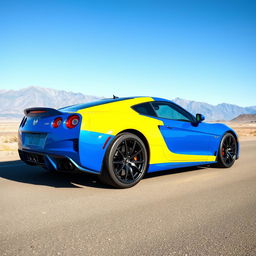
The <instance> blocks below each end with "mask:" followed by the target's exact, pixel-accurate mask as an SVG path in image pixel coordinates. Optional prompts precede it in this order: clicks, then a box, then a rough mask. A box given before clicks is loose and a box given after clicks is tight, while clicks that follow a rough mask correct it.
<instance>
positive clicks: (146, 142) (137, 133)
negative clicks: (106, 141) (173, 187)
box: [117, 129, 150, 163]
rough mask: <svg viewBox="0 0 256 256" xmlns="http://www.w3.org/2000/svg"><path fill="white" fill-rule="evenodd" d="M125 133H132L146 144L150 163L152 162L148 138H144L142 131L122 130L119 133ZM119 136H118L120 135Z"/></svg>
mask: <svg viewBox="0 0 256 256" xmlns="http://www.w3.org/2000/svg"><path fill="white" fill-rule="evenodd" d="M124 132H129V133H132V134H134V135H137V136H138V137H139V138H140V139H141V140H142V141H143V142H144V144H145V147H146V150H147V154H148V163H149V162H150V148H149V143H148V140H147V138H146V137H145V136H144V134H143V133H141V132H140V131H138V130H135V129H126V130H122V131H121V132H119V133H118V134H120V133H124ZM118 134H117V135H118Z"/></svg>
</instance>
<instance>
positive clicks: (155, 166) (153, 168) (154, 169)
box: [148, 162, 216, 173]
mask: <svg viewBox="0 0 256 256" xmlns="http://www.w3.org/2000/svg"><path fill="white" fill-rule="evenodd" d="M213 163H216V162H189V163H184V162H179V163H161V164H150V165H149V167H148V173H151V172H158V171H164V170H170V169H176V168H185V167H189V166H198V165H207V164H213Z"/></svg>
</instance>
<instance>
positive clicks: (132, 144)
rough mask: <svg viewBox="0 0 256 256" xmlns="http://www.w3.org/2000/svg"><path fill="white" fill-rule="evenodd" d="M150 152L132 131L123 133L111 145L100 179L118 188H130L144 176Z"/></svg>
mask: <svg viewBox="0 0 256 256" xmlns="http://www.w3.org/2000/svg"><path fill="white" fill-rule="evenodd" d="M147 166H148V153H147V149H146V147H145V144H144V143H143V141H142V140H141V139H140V138H139V137H138V136H136V135H134V134H132V133H127V132H125V133H121V134H119V135H117V136H116V138H115V139H114V140H113V141H112V143H111V144H110V145H109V147H108V149H107V151H106V154H105V158H104V164H103V168H102V172H101V174H100V177H99V179H100V181H102V182H103V183H105V184H108V185H111V186H113V187H116V188H130V187H132V186H134V185H136V184H137V183H138V182H139V181H140V180H141V179H142V178H143V176H144V174H145V172H146V170H147Z"/></svg>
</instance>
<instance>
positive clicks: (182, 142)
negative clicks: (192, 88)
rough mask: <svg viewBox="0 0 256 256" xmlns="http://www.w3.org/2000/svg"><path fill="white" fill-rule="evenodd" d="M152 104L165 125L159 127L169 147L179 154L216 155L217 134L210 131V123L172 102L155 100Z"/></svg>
mask: <svg viewBox="0 0 256 256" xmlns="http://www.w3.org/2000/svg"><path fill="white" fill-rule="evenodd" d="M151 104H152V107H153V109H154V111H155V112H156V115H157V118H158V119H160V120H161V121H163V123H164V125H163V126H160V127H159V129H160V131H161V133H162V135H163V138H164V140H165V142H166V145H167V147H168V149H169V150H170V151H171V152H173V153H177V154H186V155H215V154H216V152H215V151H214V150H215V149H216V147H212V146H211V145H212V144H213V143H214V140H216V139H215V136H214V134H212V133H209V132H208V130H209V129H208V124H206V123H202V122H200V123H198V122H196V119H195V117H194V116H193V115H191V114H190V113H189V112H187V111H186V110H184V109H183V108H181V107H179V106H178V105H176V104H174V103H171V102H164V101H163V102H161V101H155V102H153V103H151ZM177 160H178V159H177Z"/></svg>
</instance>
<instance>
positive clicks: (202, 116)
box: [196, 114, 205, 123]
mask: <svg viewBox="0 0 256 256" xmlns="http://www.w3.org/2000/svg"><path fill="white" fill-rule="evenodd" d="M204 119H205V117H204V115H202V114H196V121H197V122H198V123H200V122H202V121H204Z"/></svg>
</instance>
